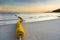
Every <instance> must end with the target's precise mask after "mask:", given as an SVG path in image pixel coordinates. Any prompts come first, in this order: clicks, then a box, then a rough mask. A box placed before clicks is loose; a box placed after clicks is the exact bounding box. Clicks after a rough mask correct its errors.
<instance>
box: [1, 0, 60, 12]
mask: <svg viewBox="0 0 60 40" xmlns="http://www.w3.org/2000/svg"><path fill="white" fill-rule="evenodd" d="M58 8H60V0H0V10H1V9H12V10H15V11H22V12H23V11H40V10H41V9H42V10H44V11H45V10H53V9H58Z"/></svg>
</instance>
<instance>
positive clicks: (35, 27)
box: [23, 18, 60, 40]
mask: <svg viewBox="0 0 60 40" xmlns="http://www.w3.org/2000/svg"><path fill="white" fill-rule="evenodd" d="M59 21H60V18H59V19H54V20H48V21H41V22H39V21H38V22H32V23H26V24H25V23H24V24H23V27H24V30H25V32H26V35H25V40H60V22H59Z"/></svg>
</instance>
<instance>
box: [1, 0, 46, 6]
mask: <svg viewBox="0 0 60 40" xmlns="http://www.w3.org/2000/svg"><path fill="white" fill-rule="evenodd" d="M45 1H47V0H0V5H1V4H11V3H12V4H14V3H15V4H16V3H36V2H45Z"/></svg>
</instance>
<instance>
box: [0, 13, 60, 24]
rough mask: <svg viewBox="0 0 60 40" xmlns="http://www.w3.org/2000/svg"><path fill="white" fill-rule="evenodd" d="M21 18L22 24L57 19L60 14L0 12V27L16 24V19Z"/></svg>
mask: <svg viewBox="0 0 60 40" xmlns="http://www.w3.org/2000/svg"><path fill="white" fill-rule="evenodd" d="M15 15H18V16H21V17H22V18H23V19H24V22H35V21H46V20H52V19H56V18H59V17H58V16H60V13H18V12H0V25H1V24H9V23H16V22H17V20H18V17H16V16H15Z"/></svg>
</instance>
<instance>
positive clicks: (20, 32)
mask: <svg viewBox="0 0 60 40" xmlns="http://www.w3.org/2000/svg"><path fill="white" fill-rule="evenodd" d="M20 36H21V37H22V38H23V37H24V29H23V27H22V23H21V21H20V20H18V22H17V24H16V37H17V38H19V37H20Z"/></svg>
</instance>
